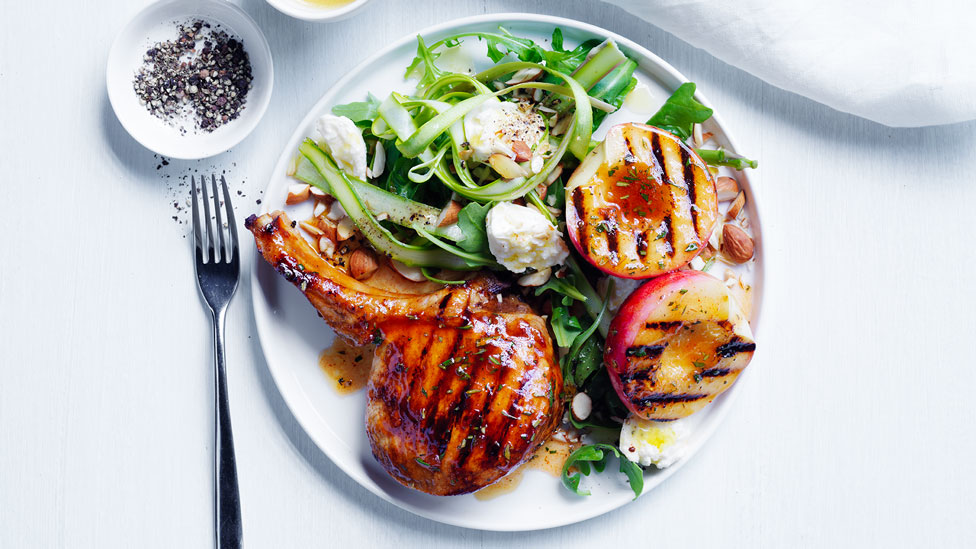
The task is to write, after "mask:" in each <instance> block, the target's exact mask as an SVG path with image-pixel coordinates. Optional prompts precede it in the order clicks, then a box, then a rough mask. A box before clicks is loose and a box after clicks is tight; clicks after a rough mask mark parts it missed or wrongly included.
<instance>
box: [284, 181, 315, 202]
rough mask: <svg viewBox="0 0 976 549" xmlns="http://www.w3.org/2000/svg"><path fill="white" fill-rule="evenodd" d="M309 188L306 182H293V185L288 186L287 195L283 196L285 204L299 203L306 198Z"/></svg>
mask: <svg viewBox="0 0 976 549" xmlns="http://www.w3.org/2000/svg"><path fill="white" fill-rule="evenodd" d="M310 192H311V191H310V189H309V186H308V184H307V183H295V184H294V185H289V186H288V197H287V198H285V204H288V205H292V204H299V203H301V202H305V201H306V200H308V196H309V193H310Z"/></svg>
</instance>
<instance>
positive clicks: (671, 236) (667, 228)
mask: <svg viewBox="0 0 976 549" xmlns="http://www.w3.org/2000/svg"><path fill="white" fill-rule="evenodd" d="M664 228H665V231H667V233H666V234H665V238H667V239H668V257H674V231H672V230H671V214H668V215H666V216H664Z"/></svg>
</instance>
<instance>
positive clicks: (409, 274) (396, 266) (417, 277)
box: [390, 259, 427, 282]
mask: <svg viewBox="0 0 976 549" xmlns="http://www.w3.org/2000/svg"><path fill="white" fill-rule="evenodd" d="M390 265H391V266H392V267H393V270H394V271H396V272H397V273H399V274H400V276H402V277H403V278H406V279H407V280H412V281H413V282H423V281H425V280H427V277H426V276H424V273H423V272H422V271H421V270H420V267H411V266H410V265H406V264H404V263H401V262H399V261H397V260H396V259H394V260H392V261H390Z"/></svg>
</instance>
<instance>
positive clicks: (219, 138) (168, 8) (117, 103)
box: [105, 0, 274, 159]
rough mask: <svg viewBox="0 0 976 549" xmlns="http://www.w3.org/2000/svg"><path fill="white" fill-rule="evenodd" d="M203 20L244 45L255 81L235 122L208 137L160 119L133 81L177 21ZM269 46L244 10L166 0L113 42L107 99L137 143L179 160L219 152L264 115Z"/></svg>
mask: <svg viewBox="0 0 976 549" xmlns="http://www.w3.org/2000/svg"><path fill="white" fill-rule="evenodd" d="M191 19H201V20H204V21H207V22H209V23H211V24H214V23H216V24H219V25H220V26H221V27H223V28H224V29H225V30H226V31H227V32H228V34H231V35H235V36H237V37H238V38H240V40H241V41H242V42H243V44H244V49H245V51H247V54H248V56H249V58H250V60H251V71H252V74H253V80H252V81H251V90H250V91H249V92H248V94H247V103H245V105H244V109H243V110H242V111H241V114H240V116H238V117H237V119H235V120H231V121H230V122H228V123H226V124H224V125H223V126H221V127H219V128H217V129H216V130H214V131H212V132H209V133H205V132H195V131H194V130H192V129H188V130H187V132H186V134H185V135H181V134H180V130H179V128H177V127H174V126H171V125H169V124H167V123H166V122H164V121H162V120H160V119H159V118H156V117H155V116H153V115H152V114H150V113H149V111H148V110H147V109H146V108H145V107H144V106H142V105H140V104H139V97H138V96H137V95H136V93H135V91H134V90H133V89H132V81H133V78H134V77H135V74H136V72H137V71H138V70H139V67H141V66H142V62H143V61H142V59H143V56H144V55H145V53H146V50H147V49H149V47H150V46H151V45H152V44H154V43H156V42H159V41H162V40H173V39H175V38H176V27H175V25H174V22H180V23H182V22H185V21H187V20H191ZM273 73H274V67H273V64H272V62H271V48H269V47H268V41H267V40H266V39H265V38H264V34H262V33H261V29H259V28H258V26H257V24H256V23H255V22H254V20H253V19H251V17H250V16H248V15H247V14H246V13H244V10H242V9H241V8H239V7H237V6H235V5H234V4H231V3H230V2H226V1H223V0H167V1H163V2H157V3H155V4H151V5H150V6H149V7H147V8H146V9H144V10H142V11H141V12H139V13H138V14H137V15H136V16H135V17H133V18H132V20H131V21H129V23H128V24H127V25H126V26H125V28H124V29H122V31H121V32H120V33H119V35H118V36H117V37H116V38H115V42H113V43H112V49H111V50H109V54H108V69H107V70H106V75H105V76H106V78H105V79H106V83H107V85H108V98H109V101H110V102H111V103H112V109H113V110H114V111H115V116H117V117H118V119H119V122H121V123H122V126H123V127H124V128H125V129H126V131H127V132H129V135H131V136H132V137H133V138H134V139H135V140H136V141H138V142H139V143H141V144H142V145H143V146H144V147H146V148H147V149H149V150H152V151H154V152H157V153H159V154H161V155H163V156H167V157H170V158H181V159H197V158H207V157H210V156H214V155H216V154H220V153H222V152H224V151H226V150H228V149H230V148H232V147H233V146H234V145H237V144H238V143H240V142H241V141H242V140H243V139H244V138H245V137H247V136H248V135H249V134H250V133H251V131H252V130H254V128H255V126H257V125H258V122H260V121H261V117H262V116H263V115H264V111H265V110H267V108H268V102H269V101H270V100H271V87H272V83H273V81H274V78H273Z"/></svg>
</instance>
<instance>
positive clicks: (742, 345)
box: [715, 337, 756, 358]
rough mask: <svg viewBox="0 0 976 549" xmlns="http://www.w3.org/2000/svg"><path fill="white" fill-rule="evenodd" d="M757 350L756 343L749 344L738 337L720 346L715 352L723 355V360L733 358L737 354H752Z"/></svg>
mask: <svg viewBox="0 0 976 549" xmlns="http://www.w3.org/2000/svg"><path fill="white" fill-rule="evenodd" d="M755 350H756V344H755V343H747V342H745V341H742V340H741V339H739V338H738V337H734V338H732V341H730V342H728V343H726V344H724V345H719V346H718V348H717V349H715V352H716V353H718V354H719V355H721V356H722V357H723V358H731V357H733V356H735V355H736V354H737V353H751V352H753V351H755Z"/></svg>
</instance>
